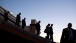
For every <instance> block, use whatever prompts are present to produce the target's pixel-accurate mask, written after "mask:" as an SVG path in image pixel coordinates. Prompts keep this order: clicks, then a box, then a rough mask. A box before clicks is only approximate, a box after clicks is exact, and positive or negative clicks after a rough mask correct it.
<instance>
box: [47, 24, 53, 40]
mask: <svg viewBox="0 0 76 43" xmlns="http://www.w3.org/2000/svg"><path fill="white" fill-rule="evenodd" d="M49 35H50V40H52V41H53V24H51V26H50V32H49V33H48V36H49Z"/></svg>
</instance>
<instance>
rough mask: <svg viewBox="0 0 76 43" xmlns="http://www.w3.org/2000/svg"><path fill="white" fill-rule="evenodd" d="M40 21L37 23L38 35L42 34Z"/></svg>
mask: <svg viewBox="0 0 76 43" xmlns="http://www.w3.org/2000/svg"><path fill="white" fill-rule="evenodd" d="M40 22H41V21H39V22H38V23H36V30H37V35H39V34H40Z"/></svg>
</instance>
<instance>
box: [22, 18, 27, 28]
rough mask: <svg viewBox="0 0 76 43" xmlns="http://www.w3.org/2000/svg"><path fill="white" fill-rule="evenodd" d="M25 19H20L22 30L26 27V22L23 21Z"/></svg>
mask: <svg viewBox="0 0 76 43" xmlns="http://www.w3.org/2000/svg"><path fill="white" fill-rule="evenodd" d="M25 19H26V18H24V19H22V28H23V29H24V28H25V26H26V21H25Z"/></svg>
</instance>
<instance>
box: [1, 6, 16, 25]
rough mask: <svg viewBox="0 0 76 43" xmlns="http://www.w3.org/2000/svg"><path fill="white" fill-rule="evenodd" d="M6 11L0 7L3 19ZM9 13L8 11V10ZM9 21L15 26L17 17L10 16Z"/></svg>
mask: <svg viewBox="0 0 76 43" xmlns="http://www.w3.org/2000/svg"><path fill="white" fill-rule="evenodd" d="M4 11H5V9H4V8H3V7H1V6H0V16H2V17H3V15H4ZM6 11H7V10H6ZM8 20H9V21H10V22H12V23H14V24H15V22H16V21H15V20H16V17H14V16H13V15H12V14H11V13H9V14H8Z"/></svg>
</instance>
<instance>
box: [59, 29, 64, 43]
mask: <svg viewBox="0 0 76 43" xmlns="http://www.w3.org/2000/svg"><path fill="white" fill-rule="evenodd" d="M63 42H64V29H63V31H62V35H61V40H60V43H63Z"/></svg>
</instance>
